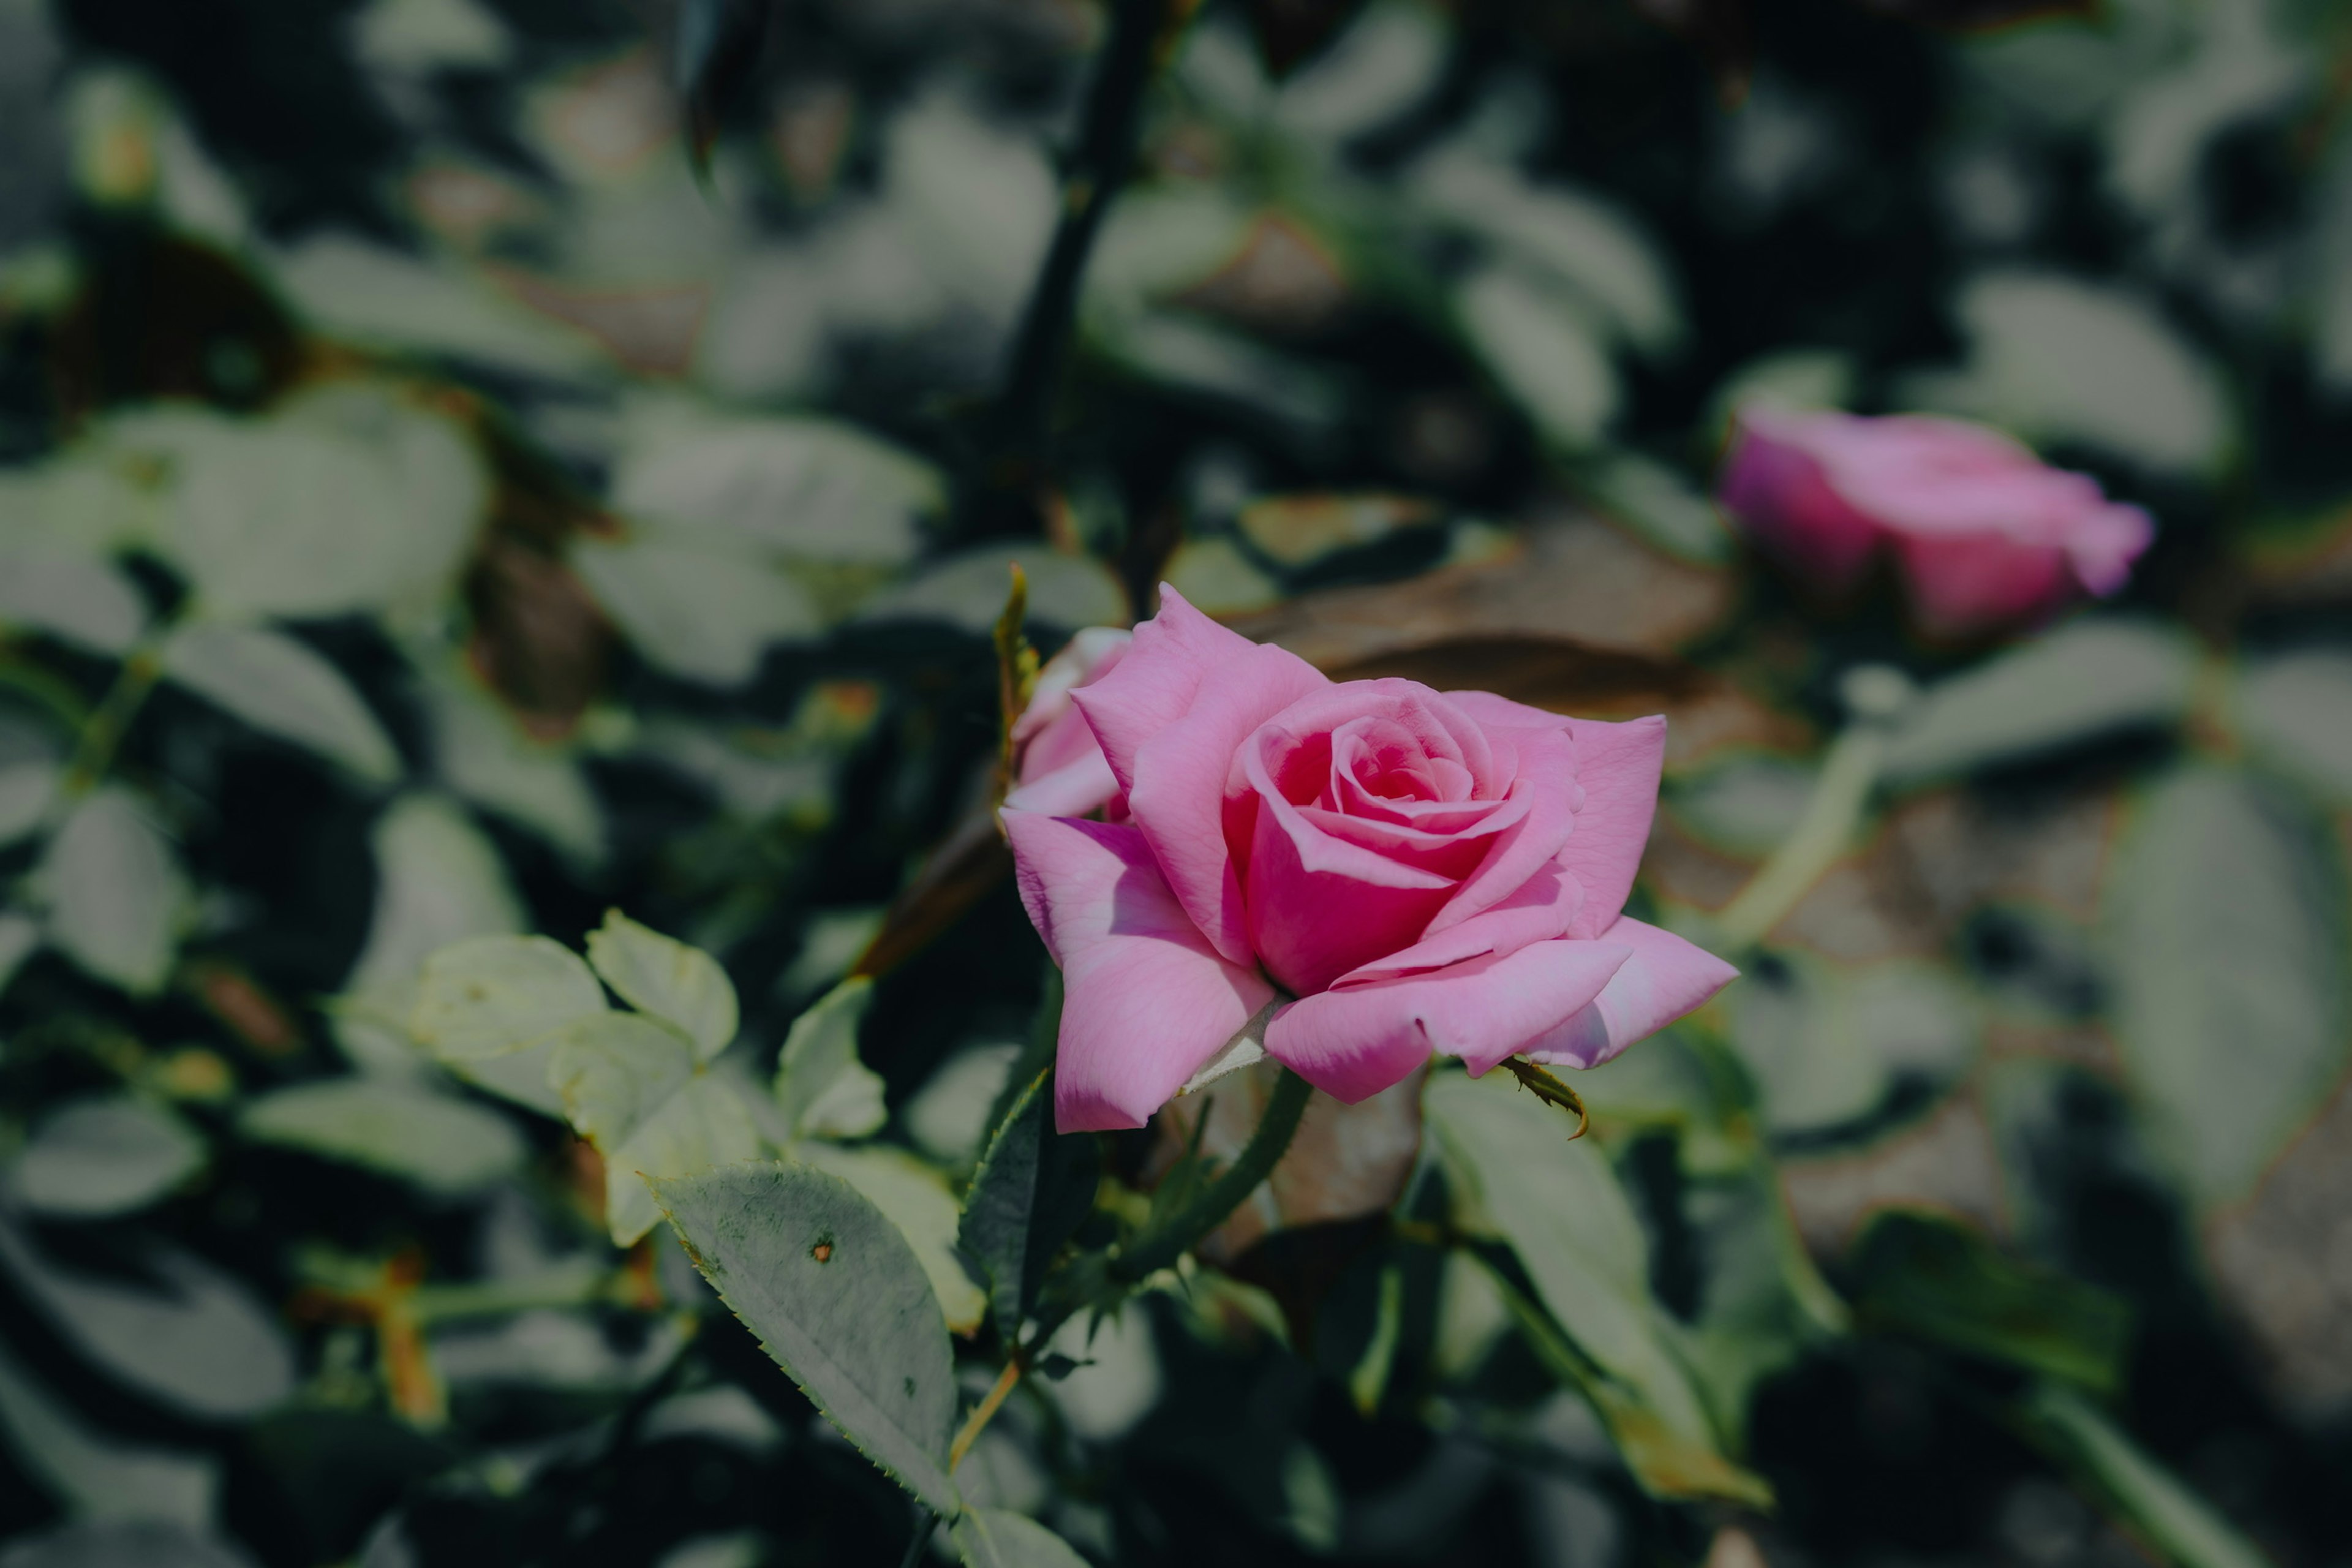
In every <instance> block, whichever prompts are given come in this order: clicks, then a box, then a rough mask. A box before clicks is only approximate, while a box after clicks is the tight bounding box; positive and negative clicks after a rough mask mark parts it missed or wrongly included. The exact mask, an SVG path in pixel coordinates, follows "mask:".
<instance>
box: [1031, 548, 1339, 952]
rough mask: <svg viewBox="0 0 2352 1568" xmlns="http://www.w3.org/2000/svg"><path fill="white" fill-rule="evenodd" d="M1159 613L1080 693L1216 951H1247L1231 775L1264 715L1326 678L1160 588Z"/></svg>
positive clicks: (1137, 816) (1143, 823)
mask: <svg viewBox="0 0 2352 1568" xmlns="http://www.w3.org/2000/svg"><path fill="white" fill-rule="evenodd" d="M1329 684H1330V682H1329V681H1328V680H1326V679H1324V678H1323V677H1322V676H1321V675H1320V674H1318V672H1317V671H1316V670H1315V669H1314V668H1312V667H1311V666H1309V665H1307V663H1306V662H1305V661H1304V660H1302V659H1300V658H1297V657H1296V656H1295V655H1292V654H1289V653H1286V652H1284V651H1283V650H1282V649H1280V648H1278V647H1265V646H1261V645H1259V644H1257V643H1253V642H1251V641H1249V640H1248V639H1247V638H1246V637H1239V636H1236V635H1235V634H1234V633H1233V632H1229V631H1227V630H1226V629H1225V628H1224V627H1223V626H1219V625H1217V623H1216V622H1214V621H1213V620H1211V619H1209V617H1208V616H1204V615H1202V614H1201V612H1200V611H1198V610H1196V609H1194V608H1192V605H1188V604H1186V603H1185V602H1184V601H1183V599H1182V597H1181V596H1180V595H1178V594H1177V593H1176V591H1175V590H1174V589H1172V588H1169V587H1166V586H1164V585H1163V586H1162V587H1161V589H1160V614H1159V615H1157V616H1154V617H1153V618H1151V619H1150V620H1149V621H1146V622H1144V623H1143V624H1142V625H1141V626H1138V627H1136V628H1135V641H1134V643H1133V645H1132V646H1131V647H1129V650H1128V653H1127V655H1126V657H1125V658H1121V659H1120V660H1119V662H1118V667H1117V668H1114V669H1113V670H1112V671H1111V672H1110V673H1109V674H1108V675H1107V676H1105V677H1103V678H1102V679H1100V680H1097V681H1096V682H1095V683H1094V684H1093V685H1091V686H1086V687H1081V688H1080V689H1077V690H1076V692H1074V693H1073V694H1072V696H1073V697H1074V699H1075V700H1076V702H1077V704H1078V709H1079V711H1081V712H1083V713H1084V714H1085V715H1086V716H1087V722H1088V723H1089V724H1091V725H1092V726H1093V727H1094V731H1095V738H1096V739H1097V741H1099V742H1101V743H1102V749H1103V755H1104V756H1105V757H1106V758H1108V760H1109V763H1110V768H1111V772H1112V773H1113V774H1114V775H1116V776H1117V778H1118V782H1119V784H1120V785H1121V786H1122V787H1123V788H1124V789H1125V790H1126V791H1127V796H1128V809H1129V812H1130V813H1131V814H1132V816H1133V817H1134V821H1135V825H1136V826H1138V827H1139V828H1140V829H1141V830H1142V831H1143V834H1144V836H1145V837H1146V838H1148V839H1149V840H1150V844H1151V849H1152V852H1153V854H1155V855H1156V856H1157V857H1158V858H1159V860H1160V868H1161V869H1162V870H1163V871H1164V872H1166V874H1167V877H1168V884H1169V886H1170V887H1171V889H1174V891H1175V894H1176V897H1177V900H1179V901H1180V902H1181V904H1182V905H1183V907H1184V910H1185V911H1186V912H1187V913H1188V914H1190V915H1191V916H1192V921H1193V923H1194V924H1196V925H1197V926H1199V927H1200V929H1201V931H1202V932H1203V933H1204V934H1206V936H1207V937H1208V939H1209V941H1210V942H1211V943H1212V944H1213V945H1214V947H1215V948H1216V950H1217V951H1218V952H1221V953H1223V955H1224V956H1225V957H1226V958H1228V959H1230V960H1232V961H1233V962H1234V963H1247V962H1249V959H1250V949H1249V936H1248V929H1247V922H1246V921H1245V919H1244V913H1243V908H1242V900H1241V886H1240V883H1239V881H1238V880H1237V879H1235V877H1234V867H1233V858H1232V856H1231V855H1230V854H1229V853H1228V852H1227V850H1226V847H1225V835H1224V821H1223V796H1224V787H1225V777H1226V773H1227V771H1228V769H1229V768H1230V766H1231V764H1232V763H1233V760H1234V753H1235V752H1237V751H1239V750H1240V748H1241V743H1242V742H1244V740H1246V739H1248V737H1249V735H1250V733H1251V732H1252V731H1255V729H1257V727H1258V726H1259V725H1260V724H1262V723H1264V722H1265V721H1266V720H1267V719H1269V718H1272V717H1273V716H1274V715H1275V714H1276V713H1277V712H1279V711H1280V710H1283V709H1285V708H1287V707H1288V706H1290V704H1291V703H1293V702H1295V701H1297V700H1299V699H1300V698H1301V697H1304V696H1306V695H1307V693H1309V692H1311V691H1314V690H1317V689H1320V688H1323V687H1326V686H1328V685H1329Z"/></svg>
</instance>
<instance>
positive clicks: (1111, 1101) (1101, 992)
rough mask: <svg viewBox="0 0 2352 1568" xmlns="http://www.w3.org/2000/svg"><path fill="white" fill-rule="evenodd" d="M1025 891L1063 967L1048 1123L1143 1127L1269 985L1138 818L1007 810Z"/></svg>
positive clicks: (1261, 1000) (1072, 1127)
mask: <svg viewBox="0 0 2352 1568" xmlns="http://www.w3.org/2000/svg"><path fill="white" fill-rule="evenodd" d="M1003 822H1004V828H1005V836H1006V837H1008V838H1009V839H1010V840H1011V841H1012V844H1013V867H1014V873H1015V880H1016V881H1017V883H1018V885H1019V887H1020V889H1021V901H1022V903H1023V905H1024V906H1025V907H1026V908H1027V910H1028V911H1029V919H1030V921H1032V923H1034V925H1035V926H1036V928H1037V934H1038V935H1040V936H1042V937H1044V938H1045V946H1046V949H1047V951H1049V952H1052V953H1053V955H1054V959H1055V963H1059V964H1060V965H1061V966H1062V984H1063V999H1062V1030H1061V1039H1060V1048H1059V1053H1058V1055H1057V1057H1056V1059H1055V1070H1054V1119H1055V1125H1056V1126H1058V1127H1059V1128H1060V1129H1061V1130H1062V1131H1065V1132H1079V1131H1100V1130H1104V1129H1108V1128H1114V1127H1140V1126H1142V1125H1143V1124H1144V1122H1145V1121H1149V1120H1150V1116H1151V1113H1152V1112H1153V1111H1155V1110H1159V1109H1160V1106H1162V1105H1164V1104H1166V1103H1167V1101H1168V1100H1169V1099H1170V1098H1171V1096H1172V1095H1174V1094H1175V1092H1176V1090H1177V1089H1180V1088H1181V1087H1182V1086H1183V1084H1184V1081H1185V1080H1186V1079H1189V1078H1191V1077H1192V1075H1193V1074H1194V1073H1195V1072H1198V1071H1199V1070H1200V1069H1201V1068H1202V1066H1203V1065H1204V1064H1205V1063H1206V1062H1207V1061H1208V1059H1209V1058H1211V1057H1213V1056H1214V1055H1215V1054H1216V1053H1217V1051H1218V1049H1219V1048H1220V1047H1223V1045H1224V1044H1225V1042H1226V1041H1228V1040H1230V1039H1232V1038H1233V1037H1234V1035H1235V1034H1236V1033H1237V1032H1239V1030H1240V1029H1241V1027H1242V1026H1243V1025H1244V1024H1245V1023H1247V1022H1248V1021H1249V1020H1250V1018H1251V1016H1253V1015H1255V1013H1256V1012H1257V1010H1258V1009H1259V1008H1261V1007H1263V1006H1265V1004H1266V1003H1267V1002H1268V1001H1270V1000H1271V999H1272V998H1273V996H1274V987H1273V986H1271V985H1269V984H1266V982H1265V978H1264V977H1263V976H1262V975H1260V974H1259V973H1257V972H1256V971H1255V970H1254V969H1250V968H1246V967H1244V966H1243V965H1240V964H1235V963H1227V962H1225V961H1224V960H1223V958H1221V957H1219V956H1218V954H1217V952H1216V951H1215V949H1213V948H1212V947H1211V946H1210V945H1209V942H1208V939H1207V938H1205V937H1203V936H1202V934H1201V931H1200V929H1199V928H1198V927H1196V926H1195V925H1193V923H1192V921H1191V920H1190V919H1189V918H1188V917H1187V916H1186V915H1185V913H1184V910H1183V909H1182V908H1181V906H1180V905H1179V904H1178V903H1177V901H1176V899H1175V896H1174V894H1173V893H1171V891H1170V889H1169V887H1168V884H1167V881H1166V879H1163V878H1162V877H1161V876H1160V867H1159V863H1158V862H1157V860H1156V859H1155V858H1153V856H1152V853H1151V849H1150V846H1149V845H1148V844H1146V843H1145V842H1144V838H1143V835H1142V834H1141V833H1140V832H1139V831H1138V830H1137V829H1135V828H1133V827H1127V826H1110V825H1108V824H1105V823H1099V822H1073V821H1069V820H1067V819H1065V818H1060V817H1051V816H1037V815H1036V814H1035V813H1034V812H1026V811H1007V812H1005V813H1004V814H1003Z"/></svg>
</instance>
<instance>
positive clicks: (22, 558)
mask: <svg viewBox="0 0 2352 1568" xmlns="http://www.w3.org/2000/svg"><path fill="white" fill-rule="evenodd" d="M146 624H147V609H146V606H145V605H143V604H142V603H141V602H140V598H139V590H138V589H136V588H134V587H132V586H131V580H130V579H129V578H127V577H125V576H124V575H123V574H121V572H118V571H116V570H115V569H114V568H113V567H112V566H110V565H107V564H105V563H102V562H99V561H90V560H82V559H78V558H76V557H73V556H69V555H63V554H47V553H36V552H20V553H12V554H10V555H9V556H7V557H6V558H5V559H0V625H7V626H19V627H22V628H24V629H25V630H27V631H35V632H47V633H48V634H49V635H50V636H51V637H58V638H59V639H61V640H63V641H65V642H69V643H72V644H75V645H76V646H78V647H85V648H88V649H89V650H91V651H92V652H95V653H104V654H112V655H115V656H117V657H120V656H121V655H122V654H125V653H128V652H130V651H131V644H133V643H135V642H137V641H138V640H139V632H140V628H141V627H142V626H145V625H146Z"/></svg>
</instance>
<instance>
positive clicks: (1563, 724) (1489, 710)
mask: <svg viewBox="0 0 2352 1568" xmlns="http://www.w3.org/2000/svg"><path fill="white" fill-rule="evenodd" d="M1445 700H1447V701H1448V702H1451V703H1452V704H1454V707H1456V708H1458V709H1460V710H1462V711H1463V712H1465V713H1467V714H1468V715H1469V716H1470V717H1471V718H1472V719H1474V720H1475V721H1477V722H1478V724H1479V726H1480V727H1481V728H1483V729H1485V730H1486V731H1490V732H1491V731H1496V730H1564V729H1566V728H1568V718H1567V715H1565V714H1561V713H1553V712H1550V711H1548V710H1545V709H1541V708H1530V707H1528V705H1527V704H1526V703H1524V702H1514V701H1512V700H1510V699H1509V698H1507V697H1497V696H1496V695H1495V694H1494V693H1493V692H1491V691H1449V692H1447V693H1445Z"/></svg>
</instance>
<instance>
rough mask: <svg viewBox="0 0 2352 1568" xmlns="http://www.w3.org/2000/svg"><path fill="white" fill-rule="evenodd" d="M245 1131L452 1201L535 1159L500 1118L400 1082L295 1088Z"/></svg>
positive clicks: (256, 1111)
mask: <svg viewBox="0 0 2352 1568" xmlns="http://www.w3.org/2000/svg"><path fill="white" fill-rule="evenodd" d="M237 1128H238V1130H239V1131H242V1132H243V1133H244V1134H245V1135H246V1136H247V1138H250V1139H252V1140H253V1141H254V1142H259V1143H274V1144H277V1145H278V1146H280V1147H282V1148H288V1149H299V1150H302V1151H303V1152H306V1153H311V1154H317V1155H320V1156H321V1157H323V1158H326V1159H330V1160H340V1161H342V1162H343V1163H347V1164H352V1165H359V1166H362V1167H363V1168H365V1169H368V1170H372V1171H380V1172H382V1173H384V1174H385V1175H389V1176H397V1177H399V1178H401V1179H402V1180H403V1181H406V1182H410V1183H413V1184H415V1185H416V1186H418V1187H420V1188H422V1189H424V1190H425V1192H428V1193H432V1194H437V1195H440V1196H445V1197H456V1196H459V1195H461V1194H466V1193H470V1192H478V1191H479V1190H480V1189H482V1188H484V1187H487V1186H489V1185H490V1184H493V1183H495V1182H498V1181H500V1180H502V1179H504V1178H505V1177H507V1176H509V1175H511V1174H512V1173H514V1172H515V1171H517V1170H519V1169H520V1168H521V1165H522V1163H523V1159H524V1157H525V1155H526V1154H527V1153H528V1152H529V1151H528V1150H527V1149H526V1148H525V1147H524V1145H523V1141H522V1137H521V1135H520V1133H518V1132H516V1131H515V1130H514V1126H513V1124H512V1123H511V1122H509V1121H507V1119H506V1118H505V1117H503V1116H500V1115H499V1114H498V1112H496V1111H494V1110H487V1109H485V1108H483V1107H482V1106H479V1105H475V1104H473V1103H471V1102H469V1101H467V1100H459V1099H457V1098H455V1097H454V1096H451V1095H446V1094H440V1093H436V1092H435V1091H434V1090H432V1089H426V1088H425V1087H423V1086H421V1085H417V1084H412V1083H407V1082H404V1081H400V1080H393V1081H384V1080H381V1079H364V1078H347V1079H330V1080H328V1081H326V1082H323V1083H304V1084H295V1085H293V1086H291V1087H289V1088H287V1089H277V1090H274V1091H273V1092H271V1093H268V1094H265V1095H263V1096H262V1097H261V1098H259V1099H258V1100H254V1101H252V1102H251V1103H250V1104H248V1105H247V1107H246V1108H245V1110H244V1112H243V1114H242V1115H240V1116H239V1117H238V1118H237Z"/></svg>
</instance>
